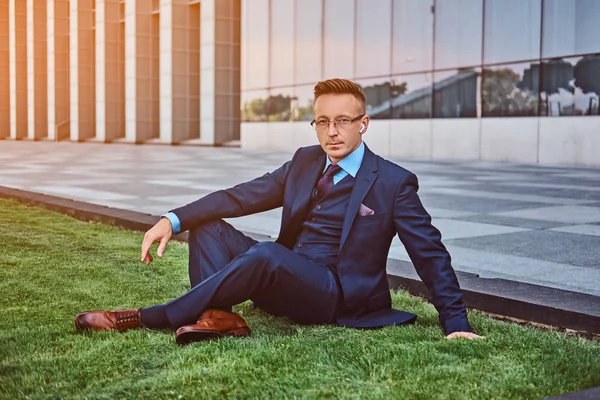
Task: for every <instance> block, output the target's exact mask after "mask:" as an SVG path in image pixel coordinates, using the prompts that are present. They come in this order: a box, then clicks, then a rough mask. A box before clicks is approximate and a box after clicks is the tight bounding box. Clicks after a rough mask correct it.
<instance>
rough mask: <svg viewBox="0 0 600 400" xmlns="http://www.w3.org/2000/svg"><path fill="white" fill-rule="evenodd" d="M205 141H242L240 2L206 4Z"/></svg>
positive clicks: (203, 38)
mask: <svg viewBox="0 0 600 400" xmlns="http://www.w3.org/2000/svg"><path fill="white" fill-rule="evenodd" d="M201 5H202V9H201V16H202V17H201V21H200V28H201V35H200V37H201V46H200V60H201V70H200V76H201V78H200V87H201V102H200V118H201V122H200V130H201V136H200V138H201V141H202V142H203V143H206V144H222V143H225V142H228V141H231V140H239V138H240V120H241V118H240V25H241V21H240V11H241V3H240V0H218V1H216V0H202V2H201Z"/></svg>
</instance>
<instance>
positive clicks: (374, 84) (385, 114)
mask: <svg viewBox="0 0 600 400" xmlns="http://www.w3.org/2000/svg"><path fill="white" fill-rule="evenodd" d="M356 83H358V84H359V85H360V86H361V87H362V89H363V92H365V97H366V111H367V114H368V115H369V117H371V119H389V118H390V93H391V90H392V88H391V81H390V78H389V77H385V78H378V79H359V80H357V81H356Z"/></svg>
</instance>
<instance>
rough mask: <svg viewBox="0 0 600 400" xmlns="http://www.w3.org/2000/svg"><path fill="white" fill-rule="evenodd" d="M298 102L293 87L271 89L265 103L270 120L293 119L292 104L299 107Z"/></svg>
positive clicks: (295, 107)
mask: <svg viewBox="0 0 600 400" xmlns="http://www.w3.org/2000/svg"><path fill="white" fill-rule="evenodd" d="M297 103H298V99H297V98H296V96H295V94H294V88H293V87H286V88H277V89H271V90H270V91H269V97H267V101H266V103H265V110H266V113H267V119H268V121H269V122H273V121H292V114H293V113H292V106H294V109H297ZM295 113H297V112H295Z"/></svg>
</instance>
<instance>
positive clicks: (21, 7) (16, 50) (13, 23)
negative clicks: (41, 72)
mask: <svg viewBox="0 0 600 400" xmlns="http://www.w3.org/2000/svg"><path fill="white" fill-rule="evenodd" d="M8 4H9V48H10V50H9V53H10V137H11V138H12V139H23V138H26V137H27V3H26V2H24V1H23V0H9V3H8Z"/></svg>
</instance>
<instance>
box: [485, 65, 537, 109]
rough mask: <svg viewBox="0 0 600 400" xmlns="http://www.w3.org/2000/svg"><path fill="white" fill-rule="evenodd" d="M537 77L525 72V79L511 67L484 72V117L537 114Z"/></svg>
mask: <svg viewBox="0 0 600 400" xmlns="http://www.w3.org/2000/svg"><path fill="white" fill-rule="evenodd" d="M533 74H535V75H537V73H536V72H534V73H532V72H530V71H528V70H525V72H524V73H523V77H521V75H520V74H519V73H518V72H515V71H513V70H512V69H511V68H510V67H505V68H498V69H484V70H483V85H482V91H481V95H482V103H483V116H484V117H501V116H530V115H536V113H537V94H536V93H537V86H538V84H537V83H535V81H536V79H532V78H531V75H533Z"/></svg>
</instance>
